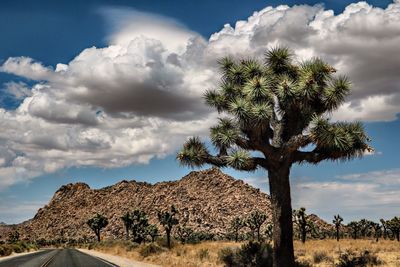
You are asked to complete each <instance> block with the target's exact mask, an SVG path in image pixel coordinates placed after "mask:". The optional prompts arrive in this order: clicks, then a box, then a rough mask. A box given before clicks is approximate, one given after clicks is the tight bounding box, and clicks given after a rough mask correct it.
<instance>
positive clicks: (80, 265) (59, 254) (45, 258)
mask: <svg viewBox="0 0 400 267" xmlns="http://www.w3.org/2000/svg"><path fill="white" fill-rule="evenodd" d="M115 266H117V265H114V264H111V263H108V262H106V261H103V260H101V259H99V258H95V257H92V256H90V255H87V254H85V253H82V252H80V251H78V250H76V249H49V250H44V251H40V252H38V253H32V254H28V255H24V256H20V257H15V258H11V259H9V260H5V261H0V267H115Z"/></svg>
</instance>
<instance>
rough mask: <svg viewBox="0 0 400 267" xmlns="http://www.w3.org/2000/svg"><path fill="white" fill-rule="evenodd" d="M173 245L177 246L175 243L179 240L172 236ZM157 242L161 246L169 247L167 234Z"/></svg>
mask: <svg viewBox="0 0 400 267" xmlns="http://www.w3.org/2000/svg"><path fill="white" fill-rule="evenodd" d="M170 242H171V247H175V245H176V244H177V241H176V240H175V239H174V238H172V237H171V240H170ZM155 243H156V244H157V245H159V246H160V247H168V241H167V237H166V236H162V237H161V238H157V239H156V241H155Z"/></svg>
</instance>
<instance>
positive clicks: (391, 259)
mask: <svg viewBox="0 0 400 267" xmlns="http://www.w3.org/2000/svg"><path fill="white" fill-rule="evenodd" d="M294 246H295V254H296V256H297V258H298V259H300V260H307V261H309V262H312V263H313V266H334V263H337V262H338V258H339V255H340V254H341V253H344V252H346V250H352V251H354V252H357V253H359V252H363V251H365V250H368V251H369V252H371V253H375V254H376V255H377V256H378V258H379V259H381V260H382V261H383V262H384V264H383V265H381V266H393V267H400V244H399V242H397V241H391V240H379V242H375V241H374V240H353V239H344V240H340V241H339V242H337V241H336V240H331V239H329V240H309V241H307V242H306V243H305V244H302V243H301V242H299V241H295V242H294ZM321 252H322V253H325V254H326V256H327V257H326V259H325V260H323V261H321V262H320V263H315V261H314V260H315V259H314V258H315V255H318V254H319V253H321ZM332 260H333V261H332Z"/></svg>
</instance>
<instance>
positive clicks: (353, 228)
mask: <svg viewBox="0 0 400 267" xmlns="http://www.w3.org/2000/svg"><path fill="white" fill-rule="evenodd" d="M347 227H349V228H350V229H351V231H352V236H353V238H354V239H357V236H358V232H359V231H360V229H361V226H360V223H359V222H355V221H352V222H349V223H348V224H347Z"/></svg>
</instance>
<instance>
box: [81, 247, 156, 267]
mask: <svg viewBox="0 0 400 267" xmlns="http://www.w3.org/2000/svg"><path fill="white" fill-rule="evenodd" d="M78 250H79V251H81V252H83V253H86V254H89V255H91V256H94V257H98V258H100V259H103V260H106V261H108V262H111V263H113V264H115V265H118V266H120V267H161V266H160V265H154V264H150V263H144V262H139V261H134V260H131V259H127V258H123V257H120V256H115V255H110V254H106V253H103V252H99V251H95V250H88V249H78Z"/></svg>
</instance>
